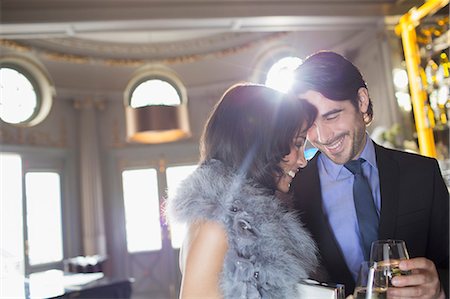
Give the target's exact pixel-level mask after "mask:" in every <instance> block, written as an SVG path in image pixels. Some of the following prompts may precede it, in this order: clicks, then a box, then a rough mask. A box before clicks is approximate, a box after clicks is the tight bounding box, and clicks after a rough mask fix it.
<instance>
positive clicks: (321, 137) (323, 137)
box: [308, 122, 334, 143]
mask: <svg viewBox="0 0 450 299" xmlns="http://www.w3.org/2000/svg"><path fill="white" fill-rule="evenodd" d="M333 134H334V133H333V128H332V127H331V126H329V125H326V124H323V123H321V122H316V123H315V124H314V125H313V126H312V127H311V129H310V131H309V132H308V135H309V137H310V139H311V140H314V139H315V140H317V141H318V142H320V143H327V142H328V141H329V140H331V139H332V137H333Z"/></svg>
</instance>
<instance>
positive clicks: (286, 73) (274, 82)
mask: <svg viewBox="0 0 450 299" xmlns="http://www.w3.org/2000/svg"><path fill="white" fill-rule="evenodd" d="M301 63H302V60H301V59H300V58H298V57H293V56H290V57H284V58H281V59H280V60H278V61H277V62H276V63H275V64H274V65H273V66H272V67H271V68H270V70H269V72H268V73H267V78H266V83H265V84H266V85H267V86H269V87H271V88H273V89H276V90H278V91H281V92H284V93H286V92H288V91H289V90H290V89H291V87H292V84H293V83H294V71H295V69H296V68H297V67H298V66H299V65H300V64H301Z"/></svg>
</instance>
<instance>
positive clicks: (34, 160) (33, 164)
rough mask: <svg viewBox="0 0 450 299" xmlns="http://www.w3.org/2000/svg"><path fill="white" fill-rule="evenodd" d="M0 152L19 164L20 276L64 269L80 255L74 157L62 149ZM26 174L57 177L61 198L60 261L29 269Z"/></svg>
mask: <svg viewBox="0 0 450 299" xmlns="http://www.w3.org/2000/svg"><path fill="white" fill-rule="evenodd" d="M1 152H2V153H5V154H17V155H19V156H20V157H21V160H22V169H21V172H22V173H21V182H22V210H23V212H22V215H23V216H22V217H23V218H22V221H23V244H24V275H25V276H28V275H30V274H32V273H35V272H41V271H46V270H51V269H59V270H63V269H64V260H65V259H67V258H70V257H74V256H77V255H80V254H81V252H82V241H81V235H80V233H81V232H80V231H79V229H78V228H79V227H80V225H81V223H80V220H79V215H80V207H79V203H78V202H76V200H75V199H76V198H78V194H77V191H76V182H75V181H74V177H75V176H76V173H75V172H76V169H75V157H74V156H73V155H72V154H71V153H70V152H68V151H66V150H64V149H56V148H43V147H36V148H30V147H23V146H13V145H4V146H2V147H1ZM28 172H55V173H57V174H58V175H59V177H60V198H61V207H60V208H61V228H62V252H63V257H62V260H61V261H58V262H50V263H44V264H38V265H30V263H29V257H28V255H27V242H28V231H27V223H26V221H27V219H26V211H27V210H26V209H27V203H26V201H27V199H26V186H25V176H26V174H27V173H28Z"/></svg>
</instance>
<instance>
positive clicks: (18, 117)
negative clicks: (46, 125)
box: [0, 57, 53, 126]
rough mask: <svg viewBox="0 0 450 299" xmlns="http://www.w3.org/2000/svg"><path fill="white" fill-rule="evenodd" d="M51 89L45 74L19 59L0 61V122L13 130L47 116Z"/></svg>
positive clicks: (33, 65)
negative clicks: (14, 127)
mask: <svg viewBox="0 0 450 299" xmlns="http://www.w3.org/2000/svg"><path fill="white" fill-rule="evenodd" d="M52 96H53V89H52V87H51V86H50V83H49V80H48V78H47V76H46V75H45V73H44V72H43V71H42V70H41V69H40V68H39V67H38V66H37V65H36V64H35V63H32V62H30V61H28V60H26V59H23V58H19V57H8V58H1V59H0V119H1V120H2V121H3V122H6V123H9V124H11V125H17V126H33V125H36V124H38V123H39V122H41V121H42V120H43V119H44V118H45V117H46V116H47V115H48V113H49V111H50V108H51V104H52Z"/></svg>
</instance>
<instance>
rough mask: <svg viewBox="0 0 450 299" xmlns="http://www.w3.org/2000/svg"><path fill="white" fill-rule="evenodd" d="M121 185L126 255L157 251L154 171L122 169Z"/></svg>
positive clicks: (157, 206)
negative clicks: (128, 253) (127, 253)
mask: <svg viewBox="0 0 450 299" xmlns="http://www.w3.org/2000/svg"><path fill="white" fill-rule="evenodd" d="M122 183H123V198H124V204H125V223H126V234H127V248H128V252H130V253H133V252H140V251H154V250H160V249H161V248H162V241H161V222H160V209H159V195H158V181H157V172H156V169H154V168H147V169H134V170H125V171H123V172H122ZM142 230H145V233H142Z"/></svg>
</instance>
